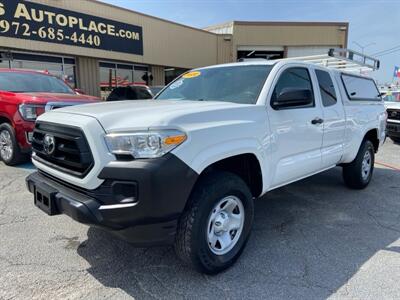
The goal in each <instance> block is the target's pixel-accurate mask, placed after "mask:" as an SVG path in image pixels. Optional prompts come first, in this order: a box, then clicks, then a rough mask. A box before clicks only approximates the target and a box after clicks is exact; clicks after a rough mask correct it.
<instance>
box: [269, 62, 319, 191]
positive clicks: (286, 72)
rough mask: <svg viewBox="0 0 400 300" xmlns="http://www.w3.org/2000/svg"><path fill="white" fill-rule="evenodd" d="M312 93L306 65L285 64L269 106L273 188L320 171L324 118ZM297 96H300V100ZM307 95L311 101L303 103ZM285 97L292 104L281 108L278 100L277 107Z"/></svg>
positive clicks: (309, 74) (309, 73) (277, 79)
mask: <svg viewBox="0 0 400 300" xmlns="http://www.w3.org/2000/svg"><path fill="white" fill-rule="evenodd" d="M313 91H314V88H313V84H312V79H311V72H310V69H309V68H307V67H304V66H292V65H289V66H287V65H286V66H285V67H283V68H282V69H281V70H279V72H278V74H277V77H276V79H275V80H274V83H273V92H272V96H271V99H270V104H269V105H268V117H269V121H270V126H271V130H272V136H271V141H272V144H271V149H270V152H271V153H272V157H273V159H272V160H273V161H272V163H271V165H272V167H273V168H274V169H273V170H274V171H275V175H274V177H273V179H272V183H271V188H274V187H277V186H279V185H283V184H285V183H288V182H290V181H294V180H297V179H300V178H301V177H305V176H307V175H311V174H313V173H315V172H318V171H319V170H321V146H322V134H323V124H322V122H323V119H322V117H323V115H322V108H321V104H320V101H317V99H316V98H315V96H314V92H313ZM293 93H295V94H293ZM285 95H287V96H288V97H286V96H285ZM294 95H298V101H296V97H297V96H296V97H293V96H294ZM306 95H309V97H311V99H310V100H311V101H309V102H307V101H304V100H305V99H306V98H307V97H306ZM285 97H286V98H289V99H291V101H286V102H287V103H286V105H282V103H283V104H284V103H285V101H283V102H282V103H281V104H279V101H278V104H279V105H278V106H276V105H274V102H275V101H276V100H277V99H283V100H285ZM293 98H295V99H294V100H295V101H293Z"/></svg>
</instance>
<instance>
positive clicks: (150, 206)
mask: <svg viewBox="0 0 400 300" xmlns="http://www.w3.org/2000/svg"><path fill="white" fill-rule="evenodd" d="M173 166H175V170H174V169H173ZM174 171H175V174H174ZM171 172H172V174H174V176H171ZM176 176H178V177H176ZM99 177H101V178H102V179H104V180H105V181H104V183H103V184H102V185H101V186H100V187H99V188H97V189H95V190H84V189H81V188H78V187H75V186H71V185H68V184H67V183H65V182H62V181H59V180H57V179H56V178H53V177H50V176H49V175H47V174H44V173H41V172H35V173H32V174H31V175H29V176H28V177H27V178H26V184H27V188H28V190H29V191H30V192H31V193H34V194H35V204H36V206H38V207H39V208H41V209H42V210H44V211H46V212H47V213H48V214H50V215H56V214H65V215H68V216H69V217H71V218H72V219H74V220H75V221H78V222H80V223H83V224H88V225H91V226H97V227H101V228H104V229H106V230H108V231H110V232H111V233H113V234H114V235H117V236H118V237H119V238H121V239H124V240H126V241H128V242H130V243H132V244H135V245H137V246H153V245H165V244H171V243H173V241H174V237H175V233H176V228H177V222H178V218H179V216H180V214H181V213H182V211H183V210H184V207H185V204H186V200H187V198H188V196H189V194H190V191H191V189H192V187H193V185H194V182H195V180H196V178H197V174H196V173H195V172H194V171H192V170H191V169H190V168H188V167H187V166H186V165H185V164H184V163H183V162H181V161H180V160H179V159H177V158H176V157H175V156H171V157H166V158H162V160H156V161H151V160H149V161H144V162H143V161H142V162H140V161H132V162H124V163H123V164H119V163H117V162H114V163H111V164H110V165H109V166H107V167H106V168H104V169H103V171H102V172H101V174H100V175H99ZM171 177H172V178H171ZM41 191H46V192H45V193H46V195H47V196H48V197H49V198H51V202H52V203H53V205H52V206H53V207H52V208H51V211H50V210H49V209H48V208H46V207H44V206H45V204H44V203H42V202H39V201H37V197H38V196H37V193H39V194H40V193H42V192H41ZM40 197H41V196H40ZM49 200H50V199H49ZM47 201H48V200H47Z"/></svg>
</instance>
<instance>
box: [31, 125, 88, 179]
mask: <svg viewBox="0 0 400 300" xmlns="http://www.w3.org/2000/svg"><path fill="white" fill-rule="evenodd" d="M32 149H33V151H34V159H36V160H38V161H39V162H41V163H43V164H45V165H47V166H49V167H51V168H54V169H57V170H59V171H62V172H64V173H68V174H70V175H73V176H76V177H79V178H83V177H85V176H86V174H87V173H89V171H90V170H91V169H92V167H93V165H94V160H93V156H92V152H91V151H90V147H89V144H88V142H87V140H86V138H85V135H84V133H83V132H82V130H81V129H79V128H76V127H71V126H65V125H58V124H54V123H45V122H37V123H36V126H35V129H34V131H33V139H32Z"/></svg>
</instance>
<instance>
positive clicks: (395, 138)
mask: <svg viewBox="0 0 400 300" xmlns="http://www.w3.org/2000/svg"><path fill="white" fill-rule="evenodd" d="M390 139H391V140H392V141H393V142H395V143H397V144H400V137H394V136H391V137H390Z"/></svg>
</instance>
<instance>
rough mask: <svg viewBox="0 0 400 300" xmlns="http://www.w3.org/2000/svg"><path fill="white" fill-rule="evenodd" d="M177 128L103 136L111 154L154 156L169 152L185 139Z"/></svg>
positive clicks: (138, 156) (140, 156) (139, 156)
mask: <svg viewBox="0 0 400 300" xmlns="http://www.w3.org/2000/svg"><path fill="white" fill-rule="evenodd" d="M186 138H187V137H186V134H185V133H183V132H181V131H179V130H159V131H141V132H132V133H110V134H107V135H106V136H105V140H106V144H107V147H108V149H109V150H110V152H111V153H112V154H116V155H132V156H133V157H134V158H155V157H160V156H163V155H164V154H166V153H168V152H170V151H171V150H173V149H174V148H175V147H177V146H178V145H180V144H182V143H183V142H184V141H185V140H186Z"/></svg>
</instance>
